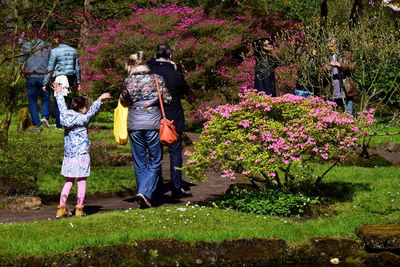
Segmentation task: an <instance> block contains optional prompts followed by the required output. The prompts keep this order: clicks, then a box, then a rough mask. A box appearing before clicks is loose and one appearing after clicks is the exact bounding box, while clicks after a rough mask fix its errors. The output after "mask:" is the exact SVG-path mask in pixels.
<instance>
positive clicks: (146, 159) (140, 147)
mask: <svg viewBox="0 0 400 267" xmlns="http://www.w3.org/2000/svg"><path fill="white" fill-rule="evenodd" d="M129 140H130V144H131V149H132V157H133V166H134V169H135V176H136V183H137V186H138V193H140V194H143V195H144V196H146V197H147V198H149V199H152V198H153V193H154V191H155V190H156V187H157V183H158V179H159V171H160V168H161V146H160V138H159V135H158V130H138V131H131V132H130V133H129Z"/></svg>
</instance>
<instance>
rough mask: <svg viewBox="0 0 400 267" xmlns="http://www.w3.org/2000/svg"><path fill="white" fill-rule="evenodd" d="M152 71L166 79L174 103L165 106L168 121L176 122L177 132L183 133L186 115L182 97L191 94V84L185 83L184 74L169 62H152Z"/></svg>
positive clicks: (149, 63) (153, 60)
mask: <svg viewBox="0 0 400 267" xmlns="http://www.w3.org/2000/svg"><path fill="white" fill-rule="evenodd" d="M147 64H148V66H149V67H150V70H151V72H152V73H154V74H158V75H160V76H161V77H163V78H164V81H165V85H166V87H167V89H168V90H169V92H170V94H171V96H172V101H171V103H170V104H169V105H166V104H164V109H165V115H166V116H167V119H169V120H173V121H174V123H173V124H174V126H175V127H176V131H177V132H178V133H181V132H183V131H184V128H185V115H184V113H183V107H182V103H181V97H182V96H183V95H185V94H187V93H188V92H189V84H188V83H187V82H186V81H185V78H184V76H183V73H182V72H180V71H178V70H176V69H175V66H174V65H173V64H172V63H170V62H168V61H158V60H155V59H152V60H150V61H149V62H148V63H147Z"/></svg>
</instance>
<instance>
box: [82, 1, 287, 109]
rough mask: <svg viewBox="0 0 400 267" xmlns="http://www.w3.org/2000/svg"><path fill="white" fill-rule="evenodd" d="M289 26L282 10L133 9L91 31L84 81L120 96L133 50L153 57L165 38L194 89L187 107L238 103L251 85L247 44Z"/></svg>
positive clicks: (92, 90) (88, 87) (168, 6)
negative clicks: (259, 13)
mask: <svg viewBox="0 0 400 267" xmlns="http://www.w3.org/2000/svg"><path fill="white" fill-rule="evenodd" d="M264 15H265V14H264ZM290 25H292V22H289V21H283V20H281V18H280V16H279V15H278V14H268V15H265V16H263V17H262V18H259V17H256V16H252V15H235V16H230V17H229V18H221V17H218V16H215V15H213V14H211V13H206V12H205V10H204V9H203V8H201V7H187V6H186V7H184V6H179V5H177V4H165V5H161V6H159V7H154V8H137V7H134V8H133V12H132V13H131V15H130V16H128V17H126V18H124V19H119V20H116V19H113V20H107V21H106V23H105V24H104V27H102V28H101V29H99V30H98V31H95V32H92V33H91V34H89V35H88V39H87V42H86V45H85V47H84V48H83V49H84V51H83V53H82V56H81V62H82V69H83V75H82V79H83V82H82V84H83V85H85V89H86V90H88V91H89V92H90V94H93V95H95V96H97V95H98V94H99V93H100V92H103V91H105V90H107V91H111V92H113V93H114V95H118V93H119V91H120V89H121V81H122V80H123V79H124V78H125V76H126V72H125V71H124V68H123V66H124V62H125V60H126V59H127V57H128V56H129V55H130V54H131V53H132V52H133V51H135V50H142V51H144V52H145V54H146V55H147V56H148V57H150V56H151V55H153V54H154V49H155V47H156V45H157V44H160V43H165V42H167V43H169V44H170V45H171V46H172V47H173V48H174V61H175V62H176V63H177V65H178V67H179V68H181V69H182V70H183V71H184V72H185V74H186V79H187V80H188V82H189V83H190V85H191V87H192V88H193V95H192V96H191V97H190V99H188V100H189V101H188V103H189V104H190V105H188V106H185V108H188V109H189V111H192V110H197V109H198V107H199V106H200V105H201V104H202V103H208V102H210V101H211V100H214V97H215V96H217V98H218V101H216V102H218V103H216V104H217V105H219V104H225V103H234V102H235V101H237V100H238V98H237V95H238V93H239V91H240V90H241V89H243V88H244V89H248V88H251V86H252V83H253V79H254V77H253V74H252V73H253V69H254V59H253V58H251V56H249V55H248V53H249V49H250V50H251V47H250V46H249V43H251V42H252V41H254V40H255V39H258V38H260V37H265V36H269V35H270V32H272V31H277V30H279V29H282V28H285V27H289V26H290ZM267 26H268V27H267ZM267 28H268V29H267ZM186 114H188V115H189V114H191V112H187V113H186ZM193 114H194V115H196V114H195V113H193Z"/></svg>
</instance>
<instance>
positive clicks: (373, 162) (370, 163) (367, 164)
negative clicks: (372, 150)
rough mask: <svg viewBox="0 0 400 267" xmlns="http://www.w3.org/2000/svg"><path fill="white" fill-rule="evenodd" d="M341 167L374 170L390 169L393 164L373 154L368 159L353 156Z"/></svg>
mask: <svg viewBox="0 0 400 267" xmlns="http://www.w3.org/2000/svg"><path fill="white" fill-rule="evenodd" d="M342 166H356V167H364V168H376V167H391V166H393V163H392V162H390V161H389V160H387V159H385V158H384V157H382V156H380V155H376V154H373V155H371V156H370V158H368V159H366V158H362V157H359V156H358V155H354V156H352V157H350V158H349V159H347V160H346V162H345V163H343V164H342Z"/></svg>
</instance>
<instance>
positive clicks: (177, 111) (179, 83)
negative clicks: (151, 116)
mask: <svg viewBox="0 0 400 267" xmlns="http://www.w3.org/2000/svg"><path fill="white" fill-rule="evenodd" d="M171 56H172V49H171V48H170V47H169V46H168V45H167V44H162V45H159V46H158V47H157V51H156V57H155V59H152V60H150V61H149V63H148V65H149V67H150V70H151V71H152V73H155V74H158V75H160V76H162V77H163V78H164V81H165V84H166V87H167V89H168V90H169V92H170V94H171V96H172V101H171V103H170V104H169V105H165V115H166V116H167V119H169V120H173V121H174V122H173V124H174V126H175V127H176V131H177V132H178V134H179V137H178V142H177V143H176V144H175V145H172V146H170V147H169V148H168V152H169V156H170V161H171V165H170V172H171V183H172V186H173V189H172V194H171V197H172V198H182V197H187V196H189V194H187V193H186V192H185V191H184V190H183V189H182V171H180V170H176V168H177V167H182V132H183V130H184V126H185V116H184V114H183V107H182V103H181V97H182V96H183V95H185V94H187V93H188V92H189V85H188V83H187V82H186V81H185V78H184V76H183V73H182V72H180V71H178V70H177V69H176V65H175V63H173V62H172V61H171Z"/></svg>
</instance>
